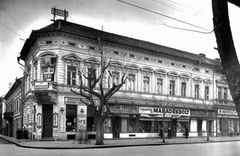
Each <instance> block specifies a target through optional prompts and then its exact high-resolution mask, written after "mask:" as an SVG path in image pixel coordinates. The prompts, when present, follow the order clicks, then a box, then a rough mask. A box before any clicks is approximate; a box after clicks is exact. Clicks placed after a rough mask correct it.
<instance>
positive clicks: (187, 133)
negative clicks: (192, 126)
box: [185, 126, 189, 139]
mask: <svg viewBox="0 0 240 156" xmlns="http://www.w3.org/2000/svg"><path fill="white" fill-rule="evenodd" d="M188 135H189V132H188V128H187V126H186V128H185V137H186V139H187V138H188Z"/></svg>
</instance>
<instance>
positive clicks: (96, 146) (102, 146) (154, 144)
mask: <svg viewBox="0 0 240 156" xmlns="http://www.w3.org/2000/svg"><path fill="white" fill-rule="evenodd" d="M0 138H2V139H3V140H6V141H9V142H11V143H13V144H15V145H16V146H18V147H22V148H31V149H49V150H54V149H94V148H96V149H98V148H120V147H137V146H167V145H184V144H203V143H219V142H237V141H240V140H219V141H211V140H210V141H199V142H196V141H195V142H176V143H174V142H171V143H169V142H165V143H162V142H161V143H153V144H151V143H150V144H144V143H143V144H126V145H118V144H115V145H92V146H86V147H39V146H28V145H22V144H21V143H18V142H16V141H12V140H8V139H6V138H4V137H1V136H0Z"/></svg>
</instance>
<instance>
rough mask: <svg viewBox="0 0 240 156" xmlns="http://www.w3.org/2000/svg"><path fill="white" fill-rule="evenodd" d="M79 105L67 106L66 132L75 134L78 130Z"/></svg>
mask: <svg viewBox="0 0 240 156" xmlns="http://www.w3.org/2000/svg"><path fill="white" fill-rule="evenodd" d="M76 120H77V105H66V131H67V132H75V131H76V128H77V124H76Z"/></svg>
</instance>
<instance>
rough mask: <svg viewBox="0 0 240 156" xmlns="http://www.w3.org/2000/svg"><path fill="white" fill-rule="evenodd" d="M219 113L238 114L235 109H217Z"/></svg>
mask: <svg viewBox="0 0 240 156" xmlns="http://www.w3.org/2000/svg"><path fill="white" fill-rule="evenodd" d="M218 114H219V115H238V113H237V111H236V110H227V109H218Z"/></svg>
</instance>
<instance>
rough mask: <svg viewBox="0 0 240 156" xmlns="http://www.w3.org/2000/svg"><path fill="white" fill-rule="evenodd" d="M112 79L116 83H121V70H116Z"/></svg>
mask: <svg viewBox="0 0 240 156" xmlns="http://www.w3.org/2000/svg"><path fill="white" fill-rule="evenodd" d="M112 81H113V83H115V84H119V72H116V71H113V72H112Z"/></svg>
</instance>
